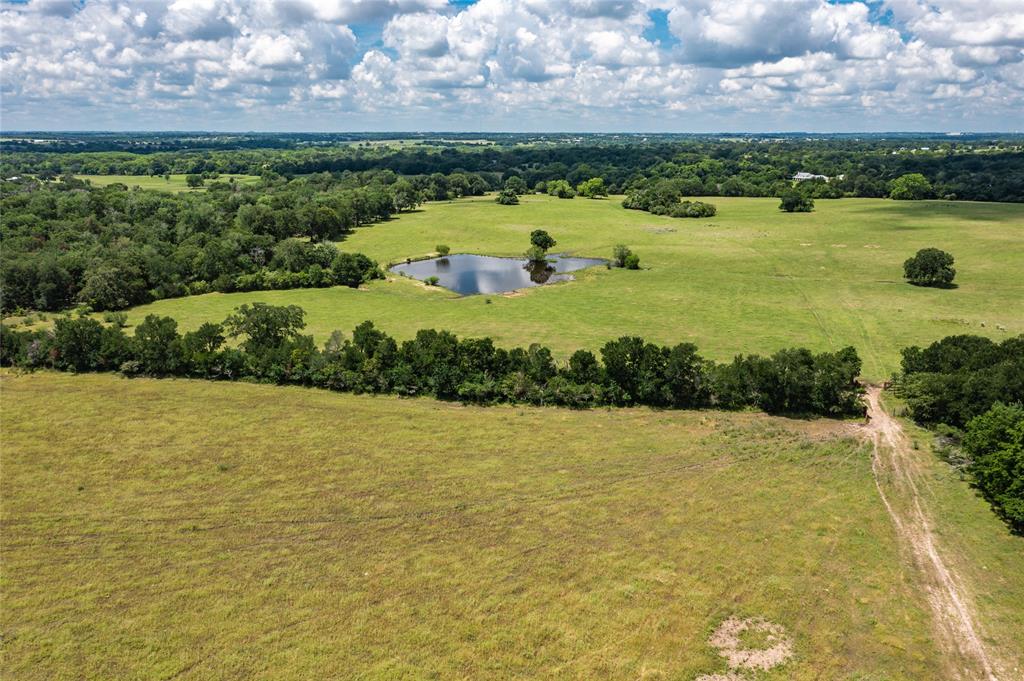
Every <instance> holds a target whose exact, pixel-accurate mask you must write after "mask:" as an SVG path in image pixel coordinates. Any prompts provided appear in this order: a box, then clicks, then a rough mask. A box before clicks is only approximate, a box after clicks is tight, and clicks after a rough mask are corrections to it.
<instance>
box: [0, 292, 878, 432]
mask: <svg viewBox="0 0 1024 681" xmlns="http://www.w3.org/2000/svg"><path fill="white" fill-rule="evenodd" d="M304 326H305V323H304V313H303V311H302V309H300V308H298V307H295V306H287V307H277V306H271V305H266V304H263V303H254V304H252V305H243V306H241V307H239V308H237V309H236V310H235V311H234V313H233V314H231V315H230V316H229V317H228V318H227V319H225V320H224V322H223V323H221V324H215V323H209V322H208V323H206V324H203V325H202V326H201V327H199V328H198V329H196V330H194V331H189V332H187V333H185V334H181V333H179V331H178V328H177V323H176V322H175V320H173V319H171V318H169V317H158V316H155V315H150V316H148V317H146V319H145V321H143V322H142V323H141V324H139V325H138V326H137V327H136V328H135V333H134V335H132V336H128V335H127V334H125V333H124V331H123V330H122V329H121V328H120V327H119V326H118V325H109V326H105V325H103V324H101V323H100V322H99V321H97V320H95V319H92V318H89V317H78V318H72V317H65V318H61V319H59V320H57V322H56V324H55V326H54V328H53V330H52V331H35V332H32V331H17V330H13V329H10V328H9V327H6V326H4V327H2V333H3V338H2V339H0V340H2V343H0V363H2V364H3V365H5V366H17V367H24V368H27V369H33V368H39V367H49V368H53V369H58V370H65V371H79V372H81V371H120V372H121V373H123V374H126V375H149V376H170V375H174V376H192V377H203V378H216V379H241V378H246V379H252V380H257V381H265V382H272V383H293V384H300V385H309V386H318V387H323V388H328V389H331V390H341V391H352V392H369V393H393V394H398V395H432V396H435V397H438V398H440V399H448V400H462V401H465V402H473V403H480V404H490V403H494V402H528V403H533V404H558V405H565V406H569V407H577V408H583V407H592V406H598V405H620V406H626V405H650V406H653V407H667V408H695V407H711V406H715V407H720V408H725V409H740V408H746V407H756V408H759V409H763V410H765V411H768V412H772V413H791V414H822V415H828V416H839V415H845V414H860V413H862V411H863V407H862V405H861V403H860V400H859V396H860V393H861V390H860V388H859V387H858V385H857V383H856V377H857V375H858V373H859V372H860V366H861V363H860V359H859V358H858V357H857V353H856V351H854V350H853V348H845V349H843V350H840V351H839V352H835V353H821V354H814V353H812V352H810V351H808V350H806V349H802V348H794V349H789V350H781V351H779V352H777V353H775V354H774V355H772V356H770V357H762V356H758V355H750V356H745V357H744V356H738V357H736V358H735V359H734V360H733V361H732V362H729V363H725V364H718V363H715V362H712V361H710V360H707V359H704V358H703V357H701V356H700V355H699V354H698V352H697V348H696V347H695V346H694V345H692V344H690V343H680V344H678V345H675V346H671V347H667V346H661V345H657V344H654V343H648V342H646V341H644V340H643V339H642V338H639V337H636V336H624V337H622V338H619V339H617V340H613V341H609V342H608V343H606V344H605V345H604V346H603V347H602V348H601V350H600V359H598V357H597V356H596V355H594V354H593V353H591V352H589V351H587V350H578V351H576V352H575V353H573V355H572V356H571V357H570V358H569V361H568V362H567V363H565V364H564V365H559V364H558V363H556V362H555V360H554V357H553V356H552V354H551V351H550V350H549V349H548V348H546V347H543V346H541V345H536V344H535V345H531V346H530V347H529V348H513V349H511V350H505V349H503V348H498V347H495V345H494V343H493V342H492V341H491V339H489V338H467V339H459V338H457V337H456V336H454V335H453V334H451V333H449V332H447V331H435V330H421V331H419V332H418V333H417V334H416V336H415V338H413V339H412V340H407V341H404V342H402V343H401V344H399V343H398V342H396V341H395V340H394V339H393V338H391V337H390V336H388V335H386V334H385V333H383V332H382V331H380V330H378V329H376V328H375V327H374V325H373V324H372V323H371V322H364V323H363V324H360V325H359V326H357V327H356V328H355V330H354V331H353V332H352V335H351V337H348V338H345V337H343V336H342V334H341V333H339V332H335V333H334V334H332V335H331V337H330V338H329V339H328V340H327V342H326V344H325V345H324V346H323V347H322V348H318V347H317V346H316V345H315V344H314V342H313V338H312V336H308V335H303V334H302V330H303V328H304ZM230 340H234V341H235V342H236V344H235V345H229V344H228V341H230Z"/></svg>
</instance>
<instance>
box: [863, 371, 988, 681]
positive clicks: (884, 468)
mask: <svg viewBox="0 0 1024 681" xmlns="http://www.w3.org/2000/svg"><path fill="white" fill-rule="evenodd" d="M880 394H881V388H879V387H878V386H871V387H869V388H868V391H867V398H866V401H867V406H868V417H869V422H868V424H867V426H866V433H867V434H868V435H869V436H870V437H871V441H872V444H873V445H874V456H873V457H872V460H871V471H872V473H873V474H874V477H875V486H876V487H877V489H878V494H879V496H881V498H882V503H883V504H884V505H885V509H886V511H888V512H889V517H890V518H891V519H892V523H893V526H894V527H895V529H896V535H897V537H898V539H899V541H900V543H901V544H902V545H903V546H904V548H905V549H906V550H907V551H908V552H909V553H910V555H911V556H912V558H913V560H914V565H915V567H916V568H917V570H918V573H919V576H920V578H921V582H922V584H923V586H924V589H925V592H926V593H927V595H928V604H929V606H930V607H931V610H932V616H933V622H934V625H935V630H936V632H937V634H938V636H937V637H936V643H937V644H938V647H939V650H940V651H941V652H942V653H943V655H944V657H945V658H946V659H945V661H944V663H945V666H946V667H947V668H948V669H949V671H950V674H951V675H952V678H956V679H971V680H973V679H983V680H984V681H998V678H997V676H996V665H995V663H994V662H993V661H992V659H991V657H990V655H989V652H988V650H987V649H986V648H985V644H984V643H983V642H982V640H981V636H980V634H979V633H978V625H977V624H976V622H975V614H974V612H975V611H974V606H973V604H972V603H971V600H970V597H969V595H968V593H967V592H966V590H965V589H964V587H963V586H962V584H963V579H962V578H961V577H960V575H958V574H957V573H956V572H955V570H953V569H952V568H950V567H949V566H948V565H947V564H946V562H945V561H944V560H943V558H942V554H941V553H940V552H939V549H938V547H937V546H936V542H935V534H934V532H933V531H932V526H933V523H932V521H931V518H930V517H929V516H928V513H927V511H926V510H925V508H924V506H923V505H922V504H921V495H920V492H919V491H918V487H917V482H916V480H915V478H916V477H917V476H918V475H919V473H918V472H917V471H915V470H914V469H915V468H916V464H915V463H914V461H913V455H912V454H910V445H909V443H908V442H907V436H906V434H905V433H904V432H903V428H902V427H900V424H899V423H897V422H896V420H895V419H893V418H892V417H891V416H890V415H889V414H888V413H887V412H886V411H885V410H884V409H883V408H882V405H881V402H880V399H879V397H880ZM886 490H888V492H887V491H886Z"/></svg>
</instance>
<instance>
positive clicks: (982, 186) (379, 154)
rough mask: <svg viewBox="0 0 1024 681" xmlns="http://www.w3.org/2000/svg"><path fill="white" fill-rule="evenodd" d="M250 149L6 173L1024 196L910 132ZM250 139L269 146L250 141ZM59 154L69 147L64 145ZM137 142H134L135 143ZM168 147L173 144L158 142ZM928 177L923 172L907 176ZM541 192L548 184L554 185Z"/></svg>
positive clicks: (111, 155) (1009, 164)
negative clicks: (662, 183)
mask: <svg viewBox="0 0 1024 681" xmlns="http://www.w3.org/2000/svg"><path fill="white" fill-rule="evenodd" d="M274 142H275V141H274V140H266V141H265V144H266V146H267V148H263V149H259V148H240V149H233V150H232V149H222V150H206V151H196V150H194V149H184V148H183V149H181V150H179V151H160V152H157V153H125V152H100V153H95V152H90V153H47V152H45V151H39V150H37V151H31V152H28V151H17V150H16V147H14V146H11V147H10V151H9V152H8V153H5V154H4V155H3V158H2V159H0V177H10V176H12V175H26V174H38V173H44V172H45V173H49V174H54V175H61V174H65V173H74V174H97V175H119V174H123V175H156V176H159V175H163V174H165V173H167V172H173V173H186V174H188V173H191V174H199V175H202V174H203V173H221V174H239V173H241V174H250V175H261V174H263V173H264V172H267V171H269V172H272V173H276V174H278V175H284V176H287V177H294V176H297V175H303V174H311V173H320V172H325V171H327V172H332V173H341V172H345V171H349V172H363V171H367V170H385V169H386V170H389V171H393V172H394V173H397V174H400V175H403V176H429V175H431V174H433V173H440V174H442V175H450V174H452V173H455V172H467V173H473V174H477V175H478V176H480V177H482V178H483V179H484V180H485V181H486V182H487V183H488V184H489V185H490V187H491V188H492V189H494V190H497V189H499V188H500V187H501V185H502V183H503V182H504V181H505V180H506V179H508V178H509V177H512V176H517V177H521V178H522V179H523V181H524V182H525V183H526V184H527V186H528V187H529V188H533V189H535V190H539V189H538V185H539V184H540V183H542V182H543V183H550V182H552V181H555V180H564V181H565V182H567V183H568V185H569V186H570V188H572V189H573V191H578V187H579V185H580V184H581V183H584V182H587V181H588V180H590V179H591V178H595V177H600V178H603V179H604V182H605V184H606V186H607V189H608V191H609V193H613V194H614V193H625V192H626V191H628V190H629V189H632V188H635V187H636V186H637V183H638V182H641V181H652V182H653V181H657V180H661V179H673V180H678V181H680V182H684V183H685V184H686V185H687V189H686V191H685V195H687V196H763V197H773V196H779V194H780V192H781V191H783V190H784V189H785V188H786V187H787V186H788V185H789V184H790V178H791V177H793V175H794V174H795V173H797V172H798V171H806V172H810V173H815V174H821V175H825V176H828V177H830V178H831V180H830V181H829V182H827V183H824V182H807V183H803V184H805V185H807V191H809V192H812V193H813V195H812V197H811V198H814V199H822V198H837V197H839V196H859V197H886V196H892V197H893V198H952V199H965V200H974V201H1024V154H1022V153H1020V152H1019V151H1015V150H1011V149H1004V148H998V147H992V148H988V149H984V150H979V149H971V148H970V147H968V146H967V145H966V144H963V143H959V142H956V141H950V140H949V139H946V140H930V141H925V140H921V141H920V142H917V144H921V145H923V146H927V147H929V148H928V149H920V148H912V149H908V148H906V147H907V145H908V144H913V143H912V142H910V141H908V140H906V139H903V140H900V139H877V138H875V139H871V138H863V139H858V140H852V139H838V138H834V139H813V140H809V139H783V140H764V139H761V140H757V139H753V140H751V139H744V140H737V139H732V140H721V139H708V138H692V139H677V140H674V141H668V140H664V139H661V140H656V141H649V142H644V141H641V140H637V139H631V140H628V141H624V142H621V143H609V141H608V140H607V139H603V140H599V139H595V141H588V142H583V143H579V142H574V143H572V144H558V143H554V144H541V143H536V142H530V143H524V144H515V145H513V144H509V145H508V146H501V145H478V146H474V147H466V146H463V147H458V148H452V147H450V146H443V145H440V144H433V145H424V146H419V147H404V148H399V149H396V148H389V147H388V146H386V145H381V146H378V147H374V148H363V147H356V146H351V145H337V146H317V147H315V148H306V149H280V148H272V147H273V146H274ZM246 144H247V145H249V146H251V145H253V144H258V142H257V141H252V140H250V141H248V142H247V143H246ZM53 148H54V149H67V148H69V147H61V146H59V145H56V146H54V147H53ZM125 148H134V147H131V146H127V147H125ZM157 148H165V147H157ZM914 176H920V177H921V178H923V179H924V182H925V183H926V184H922V183H921V182H919V181H917V180H916V179H913V180H911V179H904V180H900V179H899V178H906V177H914ZM539 191H547V190H546V189H543V190H539Z"/></svg>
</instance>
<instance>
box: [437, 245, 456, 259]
mask: <svg viewBox="0 0 1024 681" xmlns="http://www.w3.org/2000/svg"><path fill="white" fill-rule="evenodd" d="M434 250H435V251H437V254H438V255H440V256H441V257H442V258H443V257H444V256H446V255H448V254H449V253H451V251H452V249H450V248H448V246H446V245H445V244H438V245H437V246H434Z"/></svg>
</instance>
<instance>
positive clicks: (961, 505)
mask: <svg viewBox="0 0 1024 681" xmlns="http://www.w3.org/2000/svg"><path fill="white" fill-rule="evenodd" d="M0 388H2V390H3V395H4V399H3V414H2V416H3V425H4V427H3V451H4V475H3V477H2V480H0V485H2V486H0V491H2V497H3V507H2V529H3V532H2V535H3V594H4V607H3V608H2V609H0V627H2V634H3V641H4V645H3V667H4V670H5V671H4V676H5V678H11V679H14V678H19V679H34V678H38V679H61V678H118V679H152V678H172V677H173V678H186V679H187V678H195V679H200V678H201V679H242V678H245V679H252V678H266V679H292V678H294V679H309V678H327V677H334V676H336V675H337V674H338V670H345V674H346V676H347V677H348V678H358V679H398V678H403V679H405V678H407V679H420V678H509V677H515V678H616V679H618V678H623V679H626V678H629V679H636V678H647V679H685V680H687V681H689V680H691V679H693V678H694V677H695V676H696V675H698V674H710V673H721V672H723V671H724V670H725V662H724V660H723V659H722V658H721V657H719V656H718V655H717V654H716V652H715V650H714V649H712V648H711V647H710V646H709V645H708V637H709V635H710V633H711V632H712V631H713V630H714V629H715V627H716V626H717V625H718V624H719V623H720V622H722V621H723V620H724V619H726V618H728V617H731V616H737V617H763V618H766V619H767V620H769V621H771V622H774V623H776V624H778V625H781V626H782V627H784V629H785V631H786V632H787V634H788V635H789V636H790V637H791V638H792V641H793V653H794V654H793V657H792V659H791V660H790V661H789V662H788V663H786V664H784V665H783V666H781V667H778V668H776V669H774V670H772V671H769V672H766V673H762V674H760V675H759V676H757V678H758V679H762V680H781V679H787V680H804V679H851V680H852V679H861V680H864V679H878V680H881V679H887V680H899V679H908V680H909V679H925V678H939V675H940V673H941V672H940V667H939V666H938V664H939V663H938V662H937V655H936V653H935V649H934V647H933V645H934V644H933V639H932V636H931V629H930V625H929V620H928V614H927V611H926V606H925V599H924V596H923V594H922V593H920V591H919V590H918V587H917V586H916V581H915V577H914V573H913V571H912V570H911V568H910V567H909V566H907V565H905V561H904V560H902V559H901V556H900V551H899V549H898V546H897V544H896V539H895V535H894V532H893V530H892V527H891V525H890V522H889V518H888V516H887V515H886V511H885V509H884V507H883V506H882V504H881V501H880V500H879V498H878V495H877V492H876V490H875V487H874V483H873V480H872V475H871V470H870V461H869V452H870V448H869V447H868V446H867V445H866V444H865V443H863V442H862V441H861V440H859V439H856V438H855V434H856V433H855V431H856V426H855V425H854V424H850V423H838V422H834V421H811V422H804V421H793V420H786V419H779V418H772V417H768V416H765V415H761V414H735V413H719V412H657V411H652V410H646V409H637V410H631V409H620V410H613V411H590V412H572V411H568V410H557V409H535V408H513V407H495V408H467V407H462V406H459V405H455V404H448V403H442V402H437V401H433V400H426V399H424V400H400V399H395V398H373V397H365V396H352V395H340V394H333V393H329V392H324V391H315V390H305V389H299V388H281V387H274V386H257V385H247V384H226V383H213V382H201V381H184V380H165V381H156V380H144V379H137V380H126V379H120V378H117V377H114V376H110V375H85V376H72V375H63V374H51V373H39V374H35V375H26V376H19V375H12V374H10V373H6V374H2V375H0ZM57 395H59V396H60V399H54V397H55V396H57ZM214 405H215V407H214ZM510 445H511V446H510ZM922 452H924V450H922ZM922 455H923V456H930V454H928V453H923V454H922ZM766 481H770V484H766ZM933 483H934V484H933V487H934V489H932V490H930V493H931V494H933V495H934V497H933V498H934V500H935V503H938V504H940V505H943V506H945V505H951V506H955V509H956V511H955V513H950V514H948V516H949V517H948V523H947V525H945V526H944V527H943V528H942V529H943V530H944V531H949V532H950V533H951V534H954V535H956V536H955V537H954V538H955V541H956V542H958V546H967V547H968V548H967V549H965V551H966V552H967V553H972V552H973V554H972V555H971V558H972V559H977V560H978V565H979V568H978V570H979V572H978V579H979V581H978V583H977V584H976V585H975V586H976V590H975V593H976V595H977V597H978V601H979V608H980V609H981V610H982V615H983V616H984V617H983V622H984V623H986V624H987V625H989V627H990V628H991V629H992V630H993V631H998V642H1000V643H1005V644H1007V645H1009V646H1010V648H1009V650H1011V651H1012V650H1013V648H1012V645H1013V643H1012V642H1013V641H1014V640H1018V641H1019V640H1020V637H1021V636H1024V622H1022V620H1021V613H1022V612H1024V574H1022V573H1021V571H1020V570H1015V569H1014V566H1015V565H1016V566H1017V567H1019V565H1020V564H1021V563H1020V561H1021V560H1022V559H1024V551H1022V548H1021V543H1020V541H1019V539H1014V538H1012V537H1008V535H1007V534H1006V531H1005V528H1004V527H1003V526H1002V525H1001V524H1000V523H999V522H998V521H997V520H995V518H994V517H993V516H992V514H991V512H990V511H989V509H988V508H987V506H986V505H985V504H984V503H983V502H982V501H980V500H979V499H977V498H975V497H973V495H971V494H970V493H969V492H965V490H967V488H966V486H964V485H963V484H962V483H961V482H959V481H958V480H955V479H953V478H952V477H951V476H949V475H947V474H943V473H941V472H937V473H936V475H935V477H934V480H933ZM968 531H969V533H968ZM982 566H983V567H982ZM981 570H984V572H981Z"/></svg>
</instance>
